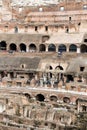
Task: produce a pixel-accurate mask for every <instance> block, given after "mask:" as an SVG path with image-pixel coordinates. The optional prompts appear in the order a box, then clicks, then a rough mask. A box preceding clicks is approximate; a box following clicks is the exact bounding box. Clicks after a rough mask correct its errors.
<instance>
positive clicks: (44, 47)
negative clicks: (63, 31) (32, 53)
mask: <svg viewBox="0 0 87 130" xmlns="http://www.w3.org/2000/svg"><path fill="white" fill-rule="evenodd" d="M39 51H41V52H42V51H46V46H45V45H44V44H40V46H39Z"/></svg>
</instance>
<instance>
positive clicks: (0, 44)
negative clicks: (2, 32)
mask: <svg viewBox="0 0 87 130" xmlns="http://www.w3.org/2000/svg"><path fill="white" fill-rule="evenodd" d="M6 46H7V45H6V42H5V41H1V42H0V50H6Z"/></svg>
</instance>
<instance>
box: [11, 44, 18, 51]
mask: <svg viewBox="0 0 87 130" xmlns="http://www.w3.org/2000/svg"><path fill="white" fill-rule="evenodd" d="M9 49H10V50H12V51H17V47H16V45H15V44H14V43H12V44H10V47H9Z"/></svg>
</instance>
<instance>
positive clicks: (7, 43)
mask: <svg viewBox="0 0 87 130" xmlns="http://www.w3.org/2000/svg"><path fill="white" fill-rule="evenodd" d="M7 51H9V44H8V43H7Z"/></svg>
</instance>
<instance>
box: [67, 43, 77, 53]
mask: <svg viewBox="0 0 87 130" xmlns="http://www.w3.org/2000/svg"><path fill="white" fill-rule="evenodd" d="M69 51H70V52H77V46H76V45H75V44H71V45H70V46H69Z"/></svg>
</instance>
